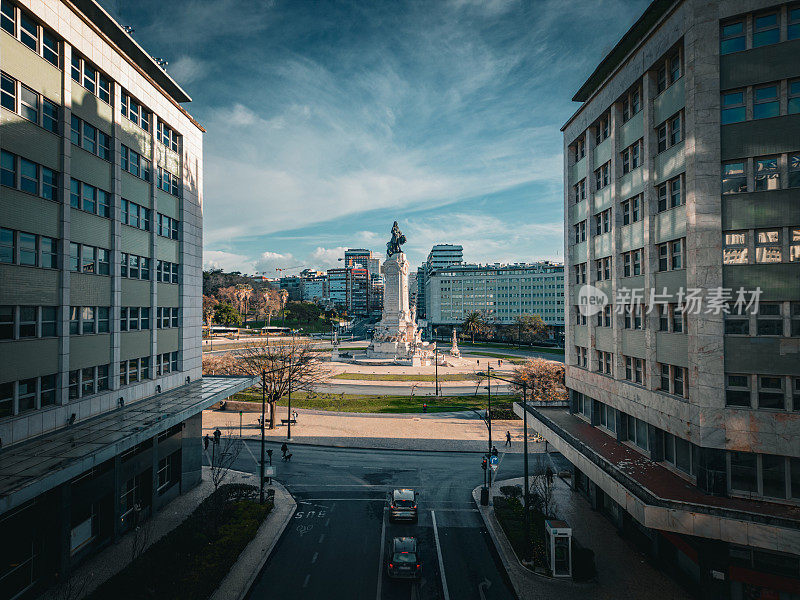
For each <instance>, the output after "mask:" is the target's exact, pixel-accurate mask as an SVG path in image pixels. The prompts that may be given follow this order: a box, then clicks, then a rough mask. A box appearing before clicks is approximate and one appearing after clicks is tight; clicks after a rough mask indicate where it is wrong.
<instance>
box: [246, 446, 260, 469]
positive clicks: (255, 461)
mask: <svg viewBox="0 0 800 600" xmlns="http://www.w3.org/2000/svg"><path fill="white" fill-rule="evenodd" d="M243 446H244V447H245V448H247V451H248V452H249V453H250V456H252V457H253V462H254V463H256V466H259V464H260V463H259V462H258V459H256V455H255V454H253V451H252V450H250V446H249V445H247V444H243Z"/></svg>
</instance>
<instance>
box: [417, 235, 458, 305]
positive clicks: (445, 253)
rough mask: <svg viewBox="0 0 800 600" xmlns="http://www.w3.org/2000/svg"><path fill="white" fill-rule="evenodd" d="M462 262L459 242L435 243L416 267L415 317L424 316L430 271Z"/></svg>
mask: <svg viewBox="0 0 800 600" xmlns="http://www.w3.org/2000/svg"><path fill="white" fill-rule="evenodd" d="M463 262H464V247H463V246H461V245H460V244H436V245H435V246H433V248H431V251H430V252H429V253H428V260H426V261H425V262H424V263H422V265H421V266H420V267H418V268H417V277H416V287H417V292H416V306H417V317H418V318H426V316H427V315H426V310H427V301H426V299H425V297H426V295H427V293H426V286H427V285H428V277H430V274H431V272H432V271H434V270H436V269H443V268H444V267H449V266H450V265H460V264H461V263H463Z"/></svg>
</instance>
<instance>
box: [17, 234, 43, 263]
mask: <svg viewBox="0 0 800 600" xmlns="http://www.w3.org/2000/svg"><path fill="white" fill-rule="evenodd" d="M17 242H18V247H19V264H21V265H28V266H31V267H36V266H38V264H39V260H38V258H39V254H38V252H37V249H36V236H35V235H33V234H32V233H22V232H19V233H18V234H17Z"/></svg>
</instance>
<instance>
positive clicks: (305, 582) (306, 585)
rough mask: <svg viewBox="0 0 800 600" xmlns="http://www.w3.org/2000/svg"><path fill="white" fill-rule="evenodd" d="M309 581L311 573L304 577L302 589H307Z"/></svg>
mask: <svg viewBox="0 0 800 600" xmlns="http://www.w3.org/2000/svg"><path fill="white" fill-rule="evenodd" d="M309 579H311V573H309V574H308V575H306V580H305V581H304V582H303V587H308V580H309Z"/></svg>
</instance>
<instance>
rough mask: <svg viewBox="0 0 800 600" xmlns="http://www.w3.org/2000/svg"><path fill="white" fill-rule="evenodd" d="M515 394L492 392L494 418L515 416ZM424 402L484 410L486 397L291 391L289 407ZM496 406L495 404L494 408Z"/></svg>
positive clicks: (444, 408)
mask: <svg viewBox="0 0 800 600" xmlns="http://www.w3.org/2000/svg"><path fill="white" fill-rule="evenodd" d="M517 399H518V398H517V396H505V395H504V396H502V399H501V398H499V397H496V396H492V412H494V411H495V410H497V412H496V413H495V417H494V418H497V419H499V418H503V419H507V418H515V417H514V416H512V412H511V410H510V408H511V402H512V401H513V400H517ZM231 400H233V401H240V402H241V401H245V402H261V394H260V392H259V391H258V390H257V389H256V388H251V389H249V390H245V391H243V392H239V393H238V394H235V395H234V396H232V397H231ZM287 403H288V402H287V399H286V398H282V399H281V400H280V401H279V402H278V405H279V406H286V405H287ZM424 403H426V404H427V405H428V412H449V411H458V410H473V409H475V410H485V409H486V403H487V397H486V395H485V394H483V395H478V396H441V397H439V398H436V397H431V396H414V397H413V398H412V397H411V396H410V395H409V396H381V395H370V394H316V393H312V394H308V393H306V392H298V393H294V394H292V407H297V408H311V409H315V410H332V411H338V412H358V413H417V412H422V405H423V404H424ZM495 407H496V408H495Z"/></svg>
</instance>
